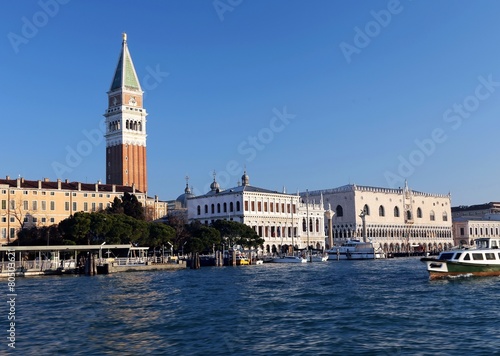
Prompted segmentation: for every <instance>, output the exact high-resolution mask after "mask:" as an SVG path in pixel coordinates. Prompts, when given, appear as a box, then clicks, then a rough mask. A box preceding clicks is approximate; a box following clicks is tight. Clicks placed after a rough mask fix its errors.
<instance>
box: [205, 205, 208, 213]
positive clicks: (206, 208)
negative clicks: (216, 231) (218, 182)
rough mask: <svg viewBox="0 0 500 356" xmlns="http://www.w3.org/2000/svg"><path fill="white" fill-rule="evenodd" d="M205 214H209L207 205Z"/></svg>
mask: <svg viewBox="0 0 500 356" xmlns="http://www.w3.org/2000/svg"><path fill="white" fill-rule="evenodd" d="M205 214H208V205H207V204H205Z"/></svg>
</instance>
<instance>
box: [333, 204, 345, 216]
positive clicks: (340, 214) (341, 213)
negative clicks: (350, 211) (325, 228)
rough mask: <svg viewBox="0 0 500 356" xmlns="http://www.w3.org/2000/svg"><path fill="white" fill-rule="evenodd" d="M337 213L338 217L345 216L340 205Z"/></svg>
mask: <svg viewBox="0 0 500 356" xmlns="http://www.w3.org/2000/svg"><path fill="white" fill-rule="evenodd" d="M335 214H336V215H337V217H341V216H344V209H342V207H341V206H340V205H337V207H336V208H335Z"/></svg>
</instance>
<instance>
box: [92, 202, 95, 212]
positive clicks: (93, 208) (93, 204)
mask: <svg viewBox="0 0 500 356" xmlns="http://www.w3.org/2000/svg"><path fill="white" fill-rule="evenodd" d="M92 211H95V203H92Z"/></svg>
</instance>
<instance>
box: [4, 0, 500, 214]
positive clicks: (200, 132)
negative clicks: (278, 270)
mask: <svg viewBox="0 0 500 356" xmlns="http://www.w3.org/2000/svg"><path fill="white" fill-rule="evenodd" d="M499 13H500V2H498V1H493V0H490V1H489V0H483V1H481V2H473V1H463V0H458V1H451V0H449V1H447V0H442V1H430V0H428V1H425V0H418V1H417V0H413V1H410V0H401V1H395V0H391V1H373V0H371V1H330V0H317V1H312V2H311V1H305V0H272V1H269V0H252V1H250V0H242V1H240V0H216V1H213V0H206V1H205V0H197V1H195V0H193V1H188V0H176V1H174V0H171V1H113V0H111V1H97V0H86V1H80V0H70V1H69V0H40V1H18V0H7V1H6V2H5V3H4V11H3V12H2V14H0V19H1V21H0V30H1V31H0V33H2V34H3V37H2V38H3V39H2V41H0V51H1V52H0V53H1V54H2V66H1V67H0V78H1V83H2V88H1V92H0V93H1V95H0V105H1V107H2V115H3V120H2V124H3V129H2V147H3V150H2V153H3V154H2V155H1V161H0V163H1V164H0V167H1V171H0V176H5V175H10V176H11V177H17V176H18V175H20V176H22V177H25V178H26V179H33V180H37V179H42V178H44V177H47V178H50V179H51V180H55V179H56V178H61V179H69V180H70V181H82V182H95V181H97V180H99V179H100V180H102V181H105V143H104V140H103V139H102V138H99V137H100V136H99V135H98V133H99V128H100V123H101V122H102V120H103V119H104V118H103V116H102V114H103V113H104V110H105V109H106V104H107V94H106V92H107V91H108V90H109V87H110V84H111V79H112V76H113V73H114V69H115V66H116V63H117V59H118V55H119V53H120V48H121V37H122V36H121V33H122V32H127V34H128V46H129V49H130V52H131V55H132V58H133V60H134V65H135V68H136V71H137V74H138V76H139V79H140V80H141V84H142V86H143V90H145V91H146V94H145V99H144V107H145V108H146V109H147V111H148V113H149V116H148V126H147V130H148V147H147V150H148V176H149V179H148V181H149V192H148V193H149V194H150V195H158V196H159V197H160V199H163V200H168V199H174V198H176V197H177V196H178V195H179V194H181V193H182V192H183V189H184V186H185V180H184V177H185V176H186V175H188V176H189V177H190V181H189V182H190V185H191V186H193V189H194V191H195V192H196V193H197V194H201V193H204V192H206V190H207V189H208V185H209V184H210V183H211V181H212V172H213V171H214V170H215V171H216V172H217V175H218V181H219V182H220V184H221V186H222V187H223V188H230V187H233V186H235V185H236V184H237V182H238V180H239V179H240V177H241V174H242V173H243V169H244V167H246V169H247V172H248V174H249V176H250V183H251V184H252V185H256V186H259V187H263V188H267V189H273V190H274V189H275V190H282V189H283V187H286V189H287V191H288V192H295V191H297V190H300V191H305V190H306V189H309V190H316V189H327V188H334V187H338V186H341V185H344V184H349V183H356V184H360V185H371V186H380V187H398V186H402V185H403V184H404V179H407V180H408V184H409V186H410V187H411V188H413V189H415V190H419V191H424V192H430V193H441V194H447V193H448V192H451V194H452V205H454V206H455V205H463V204H465V205H468V204H478V203H484V202H488V201H498V200H500V180H499V179H498V177H499V176H500V165H499V162H498V161H499V160H498V157H499V145H498V133H499V131H500V130H499V128H500V127H499V126H500V125H499V124H498V122H499V121H498V117H499V115H500V41H499V35H498V34H500V21H498V15H499Z"/></svg>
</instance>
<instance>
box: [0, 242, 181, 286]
mask: <svg viewBox="0 0 500 356" xmlns="http://www.w3.org/2000/svg"><path fill="white" fill-rule="evenodd" d="M148 250H149V247H137V246H132V245H124V244H118V245H105V244H102V245H53V246H0V253H1V256H2V257H1V262H0V278H9V277H13V276H15V277H29V276H42V275H62V274H85V275H90V276H92V275H96V274H109V273H118V272H134V271H159V270H176V269H184V268H186V262H185V261H179V260H177V259H175V258H173V257H169V258H161V257H160V258H159V257H148V256H147V252H148ZM124 255H125V257H122V256H124ZM30 258H31V259H30Z"/></svg>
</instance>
